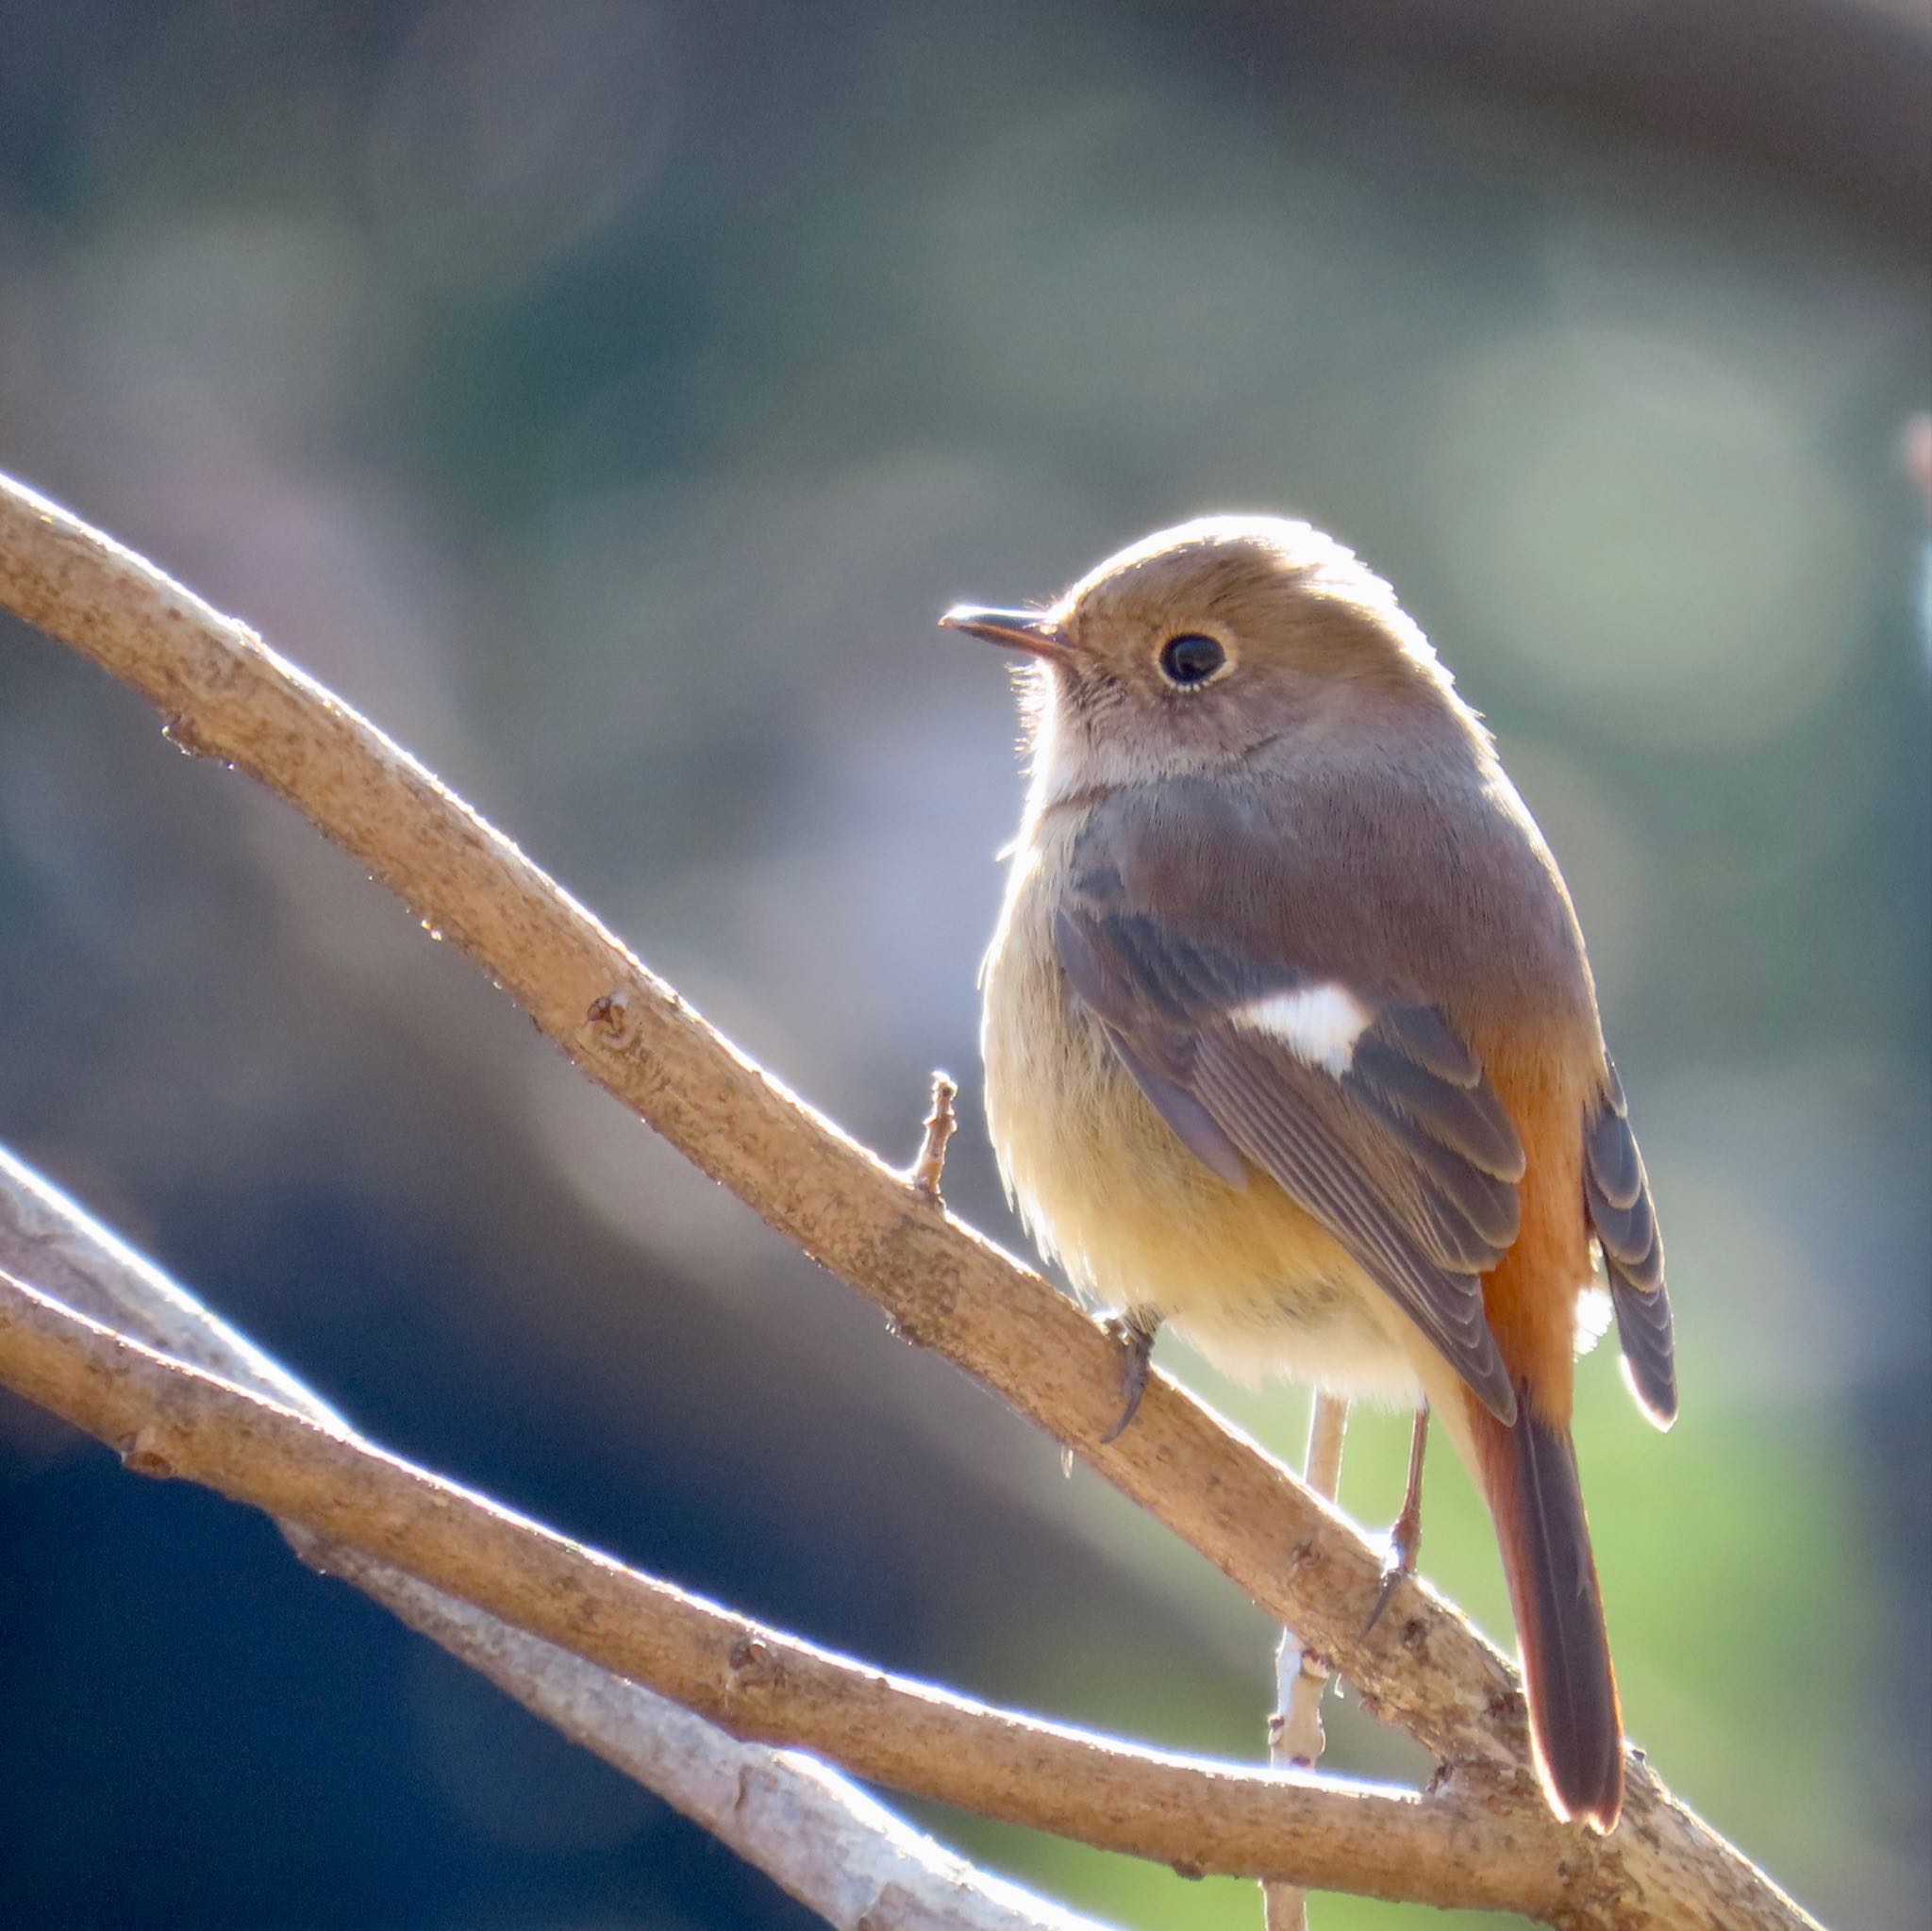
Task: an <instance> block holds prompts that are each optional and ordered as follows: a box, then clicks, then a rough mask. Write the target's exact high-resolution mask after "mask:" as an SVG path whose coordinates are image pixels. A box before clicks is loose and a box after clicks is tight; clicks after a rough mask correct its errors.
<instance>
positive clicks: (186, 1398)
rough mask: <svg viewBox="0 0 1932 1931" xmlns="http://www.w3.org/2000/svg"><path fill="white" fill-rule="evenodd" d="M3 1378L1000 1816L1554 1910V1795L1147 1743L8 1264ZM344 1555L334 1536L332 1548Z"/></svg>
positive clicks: (391, 1555)
mask: <svg viewBox="0 0 1932 1931" xmlns="http://www.w3.org/2000/svg"><path fill="white" fill-rule="evenodd" d="M0 1382H4V1383H5V1385H7V1386H8V1387H10V1388H12V1389H13V1390H15V1391H16V1392H17V1393H20V1394H24V1395H25V1396H26V1398H27V1399H28V1400H29V1401H33V1402H37V1403H38V1404H39V1405H40V1406H41V1407H44V1408H48V1409H50V1410H51V1411H52V1412H53V1413H55V1414H57V1415H59V1416H61V1417H62V1418H63V1419H64V1420H66V1421H69V1422H71V1423H74V1424H75V1426H76V1427H78V1428H82V1429H85V1430H86V1431H87V1432H88V1433H89V1434H91V1435H92V1436H94V1437H96V1438H97V1439H98V1440H102V1441H105V1442H106V1443H108V1446H110V1447H112V1448H115V1449H117V1450H118V1451H119V1453H120V1454H121V1455H122V1457H123V1458H124V1460H125V1462H126V1464H127V1466H128V1467H129V1468H130V1469H133V1470H135V1471H136V1472H137V1473H142V1474H151V1475H160V1476H179V1477H182V1478H184V1479H187V1480H190V1481H195V1482H199V1483H202V1484H203V1485H204V1486H206V1487H208V1488H211V1489H214V1490H218V1491H219V1492H220V1493H222V1494H224V1495H226V1496H228V1497H230V1498H231V1499H233V1500H235V1501H238V1502H246V1503H250V1504H252V1505H253V1506H254V1507H258V1508H263V1509H266V1510H267V1511H268V1512H269V1513H270V1514H271V1515H273V1516H275V1518H276V1519H277V1520H278V1521H280V1522H282V1523H291V1524H294V1525H296V1526H298V1527H300V1528H301V1529H303V1530H306V1531H307V1532H308V1534H309V1535H311V1536H313V1537H315V1538H317V1539H318V1540H320V1541H321V1542H323V1543H325V1544H332V1543H340V1544H342V1545H345V1546H347V1547H349V1548H351V1549H355V1550H358V1551H359V1552H360V1553H361V1554H363V1555H365V1556H371V1557H374V1558H375V1560H377V1561H379V1562H383V1563H386V1564H389V1565H391V1566H392V1567H394V1568H397V1569H401V1570H403V1571H404V1572H405V1573H408V1574H409V1575H413V1576H414V1577H416V1578H417V1579H418V1580H419V1581H421V1582H424V1583H426V1584H428V1585H430V1586H431V1587H432V1588H434V1589H437V1590H442V1591H443V1592H444V1593H445V1594H448V1595H452V1596H456V1597H458V1598H460V1599H461V1600H462V1601H464V1602H468V1603H474V1604H475V1606H477V1607H479V1608H482V1609H487V1610H488V1611H489V1612H490V1613H491V1615H493V1616H495V1617H497V1618H498V1619H499V1620H501V1621H503V1622H505V1623H510V1624H512V1625H513V1626H514V1627H515V1628H518V1629H521V1630H524V1631H525V1632H526V1633H528V1634H529V1635H532V1636H537V1637H541V1638H542V1639H543V1640H545V1641H547V1642H553V1643H556V1644H558V1646H560V1647H562V1648H565V1649H568V1650H570V1651H571V1652H573V1653H574V1654H575V1655H576V1656H582V1657H584V1658H585V1659H586V1660H588V1661H591V1662H594V1663H597V1664H600V1665H602V1666H603V1667H604V1668H605V1669H607V1670H609V1671H612V1672H614V1673H617V1674H619V1675H622V1676H625V1677H626V1678H628V1679H629V1680H630V1681H632V1682H635V1683H641V1684H642V1685H644V1686H645V1687H646V1688H648V1689H651V1690H657V1691H658V1693H659V1694H661V1695H665V1696H669V1697H671V1698H673V1699H674V1700H675V1702H677V1703H679V1704H681V1705H683V1706H684V1707H685V1708H687V1709H690V1710H694V1711H696V1712H697V1713H698V1714H699V1715H701V1716H704V1717H706V1718H708V1720H709V1721H710V1722H712V1723H716V1724H718V1725H719V1726H720V1727H722V1728H724V1729H725V1730H728V1731H729V1732H730V1733H731V1734H732V1735H733V1736H735V1737H739V1738H741V1739H746V1740H755V1741H760V1742H768V1743H779V1744H786V1745H791V1746H795V1747H801V1748H806V1749H809V1750H811V1751H812V1752H814V1753H815V1754H817V1755H821V1756H829V1757H830V1758H832V1759H833V1761H835V1762H837V1763H841V1764H842V1765H843V1766H844V1767H845V1768H847V1769H848V1770H850V1771H852V1772H853V1773H856V1774H857V1775H859V1776H861V1777H864V1778H866V1779H867V1780H869V1781H871V1782H874V1783H882V1784H887V1785H890V1786H891V1787H892V1788H893V1789H895V1790H906V1791H909V1792H911V1793H913V1794H915V1795H919V1796H924V1797H930V1798H936V1799H938V1800H940V1801H941V1802H943V1803H949V1804H957V1805H959V1806H962V1807H963V1808H966V1809H969V1810H973V1811H975V1812H977V1813H978V1814H979V1815H980V1816H983V1817H995V1818H999V1819H1002V1820H1003V1821H1005V1822H1007V1823H1021V1824H1028V1825H1032V1826H1034V1827H1036V1828H1039V1829H1043V1830H1050V1831H1054V1832H1057V1833H1058V1834H1059V1835H1061V1836H1063V1837H1072V1838H1076V1839H1079V1840H1080V1841H1082V1842H1085V1843H1090V1844H1093V1845H1095V1846H1097V1847H1098V1848H1100V1849H1103V1850H1113V1851H1126V1852H1130V1853H1132V1854H1134V1855H1136V1856H1145V1857H1153V1858H1157V1859H1158V1860H1159V1861H1160V1862H1162V1863H1167V1864H1172V1865H1174V1866H1175V1867H1176V1868H1179V1869H1185V1870H1189V1871H1195V1872H1203V1873H1205V1872H1208V1871H1215V1872H1225V1873H1230V1874H1233V1875H1238V1876H1251V1877H1266V1876H1285V1877H1292V1878H1293V1879H1295V1880H1296V1881H1297V1882H1299V1883H1303V1884H1307V1885H1310V1886H1313V1887H1317V1888H1319V1889H1324V1890H1352V1891H1357V1892H1360V1893H1361V1894H1363V1895H1366V1896H1371V1897H1383V1898H1391V1899H1398V1900H1407V1901H1413V1902H1422V1903H1430V1904H1439V1905H1444V1906H1467V1907H1474V1908H1483V1909H1498V1908H1501V1909H1510V1908H1515V1909H1525V1908H1526V1909H1527V1910H1528V1911H1529V1912H1530V1914H1531V1915H1535V1916H1542V1917H1547V1916H1549V1915H1550V1914H1551V1913H1552V1912H1553V1911H1554V1910H1555V1908H1556V1906H1557V1902H1558V1900H1559V1896H1560V1889H1561V1883H1560V1878H1559V1875H1558V1865H1559V1861H1560V1857H1561V1854H1562V1848H1563V1833H1561V1832H1560V1831H1559V1830H1558V1829H1557V1826H1556V1825H1555V1824H1554V1823H1553V1822H1552V1821H1551V1820H1550V1819H1549V1818H1548V1816H1547V1815H1546V1814H1544V1813H1542V1812H1541V1810H1522V1811H1517V1810H1512V1809H1503V1808H1500V1807H1497V1806H1484V1805H1483V1804H1481V1803H1479V1802H1476V1801H1474V1800H1473V1799H1467V1798H1464V1797H1461V1796H1460V1795H1458V1794H1457V1793H1453V1792H1452V1793H1438V1794H1437V1795H1434V1796H1432V1797H1430V1798H1428V1799H1426V1800H1424V1799H1422V1798H1418V1797H1415V1796H1413V1795H1409V1794H1407V1793H1404V1792H1398V1791H1394V1790H1387V1789H1383V1788H1378V1787H1375V1786H1371V1785H1363V1784H1344V1783H1341V1781H1339V1780H1335V1779H1324V1780H1322V1781H1321V1782H1319V1783H1317V1782H1316V1781H1314V1780H1312V1779H1307V1778H1302V1777H1295V1776H1291V1775H1286V1774H1283V1773H1276V1772H1272V1771H1244V1770H1241V1769H1240V1768H1239V1767H1237V1766H1234V1765H1229V1764H1217V1763H1210V1762H1206V1761H1202V1760H1198V1759H1189V1758H1184V1757H1177V1756H1164V1755H1160V1754H1158V1753H1155V1752H1152V1751H1140V1750H1134V1749H1130V1748H1128V1747H1126V1746H1124V1745H1121V1744H1117V1743H1113V1742H1110V1741H1108V1740H1105V1739H1102V1738H1098V1737H1092V1736H1089V1735H1085V1734H1083V1733H1081V1732H1079V1731H1076V1730H1071V1729H1065V1728H1062V1727H1060V1726H1058V1725H1057V1724H1050V1723H1039V1722H1036V1721H1034V1720H1032V1719H1029V1718H1025V1717H1020V1716H1015V1715H1012V1714H1011V1713H1009V1712H1006V1711H1002V1710H996V1709H991V1708H989V1707H988V1706H985V1705H982V1704H974V1703H971V1702H968V1701H967V1700H966V1699H964V1698H962V1697H956V1696H953V1695H950V1694H948V1693H947V1692H945V1691H942V1690H934V1689H932V1688H930V1687H929V1686H927V1685H924V1684H921V1683H915V1682H912V1681H910V1680H908V1679H906V1678H903V1677H896V1676H892V1675H890V1674H888V1673H884V1672H882V1671H876V1670H872V1669H869V1668H867V1667H865V1666H864V1665H862V1664H858V1663H855V1662H852V1661H849V1660H848V1659H846V1658H845V1657H842V1656H834V1655H832V1654H831V1653H830V1652H828V1651H825V1650H821V1649H818V1648H816V1647H814V1646H813V1645H811V1644H809V1643H806V1642H803V1641H800V1640H798V1639H797V1638H795V1637H791V1636H787V1635H784V1634H782V1633H781V1632H780V1631H778V1630H775V1629H772V1628H769V1627H767V1626H765V1625H762V1624H759V1623H753V1622H750V1621H748V1620H746V1619H745V1618H743V1617H740V1616H735V1615H733V1614H732V1613H731V1612H730V1611H729V1610H727V1609H724V1608H721V1607H720V1606H718V1605H716V1604H714V1603H710V1602H708V1601H706V1600H705V1599H704V1598H702V1597H699V1596H695V1595H691V1594H690V1593H688V1592H687V1591H685V1590H679V1589H675V1588H674V1587H673V1586H672V1585H671V1584H669V1583H665V1582H659V1581H658V1580H656V1579H655V1578H653V1577H651V1576H647V1575H643V1574H641V1573H639V1572H637V1571H635V1570H631V1569H626V1568H625V1567H624V1566H623V1565H622V1564H621V1563H618V1562H616V1561H614V1560H612V1559H611V1558H610V1557H609V1556H604V1555H602V1554H599V1553H598V1552H596V1551H593V1550H591V1549H587V1548H585V1547H584V1546H583V1545H582V1544H581V1543H577V1542H573V1541H571V1540H568V1539H567V1538H565V1537H563V1536H559V1535H558V1534H556V1533H555V1532H554V1531H552V1530H550V1529H546V1528H544V1527H542V1526H541V1525H540V1524H538V1523H533V1522H530V1521H528V1520H527V1519H525V1518H524V1517H522V1516H518V1515H514V1514H512V1513H511V1512H510V1511H509V1510H508V1509H505V1508H502V1507H498V1506H497V1505H496V1504H495V1503H492V1502H490V1501H488V1500H486V1499H485V1498H484V1497H482V1496H480V1495H476V1494H474V1493H473V1492H471V1491H470V1490H465V1489H459V1488H458V1487H456V1486H455V1485H454V1484H451V1483H447V1482H442V1481H440V1480H438V1479H437V1477H435V1476H434V1475H431V1474H428V1473H425V1472H424V1471H423V1470H421V1469H417V1468H413V1467H411V1466H410V1465H409V1464H408V1463H407V1462H404V1461H400V1460H398V1459H397V1458H396V1457H392V1456H389V1455H386V1454H384V1453H383V1452H382V1451H380V1450H378V1449H375V1448H373V1447H371V1446H370V1445H369V1444H368V1443H366V1442H364V1441H362V1440H358V1438H356V1437H354V1436H348V1435H343V1434H341V1433H339V1432H336V1431H333V1430H329V1429H325V1428H322V1427H319V1426H317V1425H316V1424H315V1423H312V1422H309V1421H308V1420H307V1419H305V1418H304V1417H303V1416H300V1415H298V1414H296V1413H295V1412H294V1411H293V1410H292V1409H290V1408H284V1407H277V1406H275V1405H274V1404H272V1403H269V1402H265V1401H263V1400H261V1399H260V1398H259V1397H258V1396H256V1395H252V1394H250V1393H248V1392H246V1391H245V1390H242V1389H240V1388H237V1387H234V1386H233V1385H232V1384H230V1383H228V1382H225V1381H220V1380H217V1379H216V1378H215V1377H214V1376H212V1375H209V1374H206V1373H202V1372H201V1371H200V1370H198V1369H192V1368H188V1367H184V1366H183V1365H181V1364H180V1363H179V1362H176V1361H173V1360H170V1359H169V1358H168V1357H165V1356H163V1355H159V1354H157V1353H155V1352H154V1351H153V1350H152V1349H150V1348H146V1347H143V1346H142V1345H141V1344H139V1343H137V1342H135V1341H131V1340H128V1339H127V1338H126V1337H125V1335H120V1334H116V1333H115V1332H114V1331H113V1330H112V1329H111V1328H108V1327H104V1326H102V1325H101V1324H100V1323H97V1322H93V1321H90V1320H89V1319H87V1317H85V1316H84V1315H80V1314H76V1313H75V1312H74V1311H73V1310H72V1309H71V1308H68V1307H63V1306H62V1305H61V1304H60V1303H59V1302H58V1301H54V1300H50V1299H48V1298H47V1297H46V1296H44V1295H42V1294H39V1293H36V1292H35V1291H34V1290H32V1289H31V1288H29V1287H27V1286H26V1285H25V1283H24V1282H21V1281H19V1280H17V1279H15V1278H14V1277H13V1276H12V1275H10V1274H6V1273H0ZM324 1559H325V1558H324Z"/></svg>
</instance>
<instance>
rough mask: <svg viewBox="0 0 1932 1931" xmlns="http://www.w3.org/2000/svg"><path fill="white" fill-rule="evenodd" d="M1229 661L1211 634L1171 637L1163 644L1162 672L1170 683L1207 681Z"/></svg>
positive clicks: (1200, 682) (1161, 649) (1161, 655)
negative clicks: (1209, 635)
mask: <svg viewBox="0 0 1932 1931" xmlns="http://www.w3.org/2000/svg"><path fill="white" fill-rule="evenodd" d="M1226 661H1227V653H1226V652H1225V651H1224V650H1223V649H1222V647H1221V646H1220V645H1219V644H1218V643H1216V642H1215V641H1214V640H1213V639H1212V638H1211V637H1200V636H1195V635H1189V636H1187V637H1170V638H1169V639H1168V640H1167V641H1166V642H1165V643H1163V644H1162V645H1161V646H1160V674H1161V675H1162V676H1163V677H1165V678H1166V679H1167V681H1168V682H1169V683H1170V684H1179V685H1182V686H1186V685H1189V684H1205V683H1207V681H1208V678H1209V677H1211V676H1213V674H1215V672H1216V671H1218V670H1220V668H1221V667H1222V665H1223V664H1224V663H1226Z"/></svg>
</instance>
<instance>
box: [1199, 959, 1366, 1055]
mask: <svg viewBox="0 0 1932 1931" xmlns="http://www.w3.org/2000/svg"><path fill="white" fill-rule="evenodd" d="M1374 1016H1375V1015H1374V1011H1373V1010H1371V1009H1370V1007H1366V1006H1364V1005H1363V1004H1362V1002H1361V1001H1360V1000H1359V999H1357V997H1356V996H1355V994H1354V993H1353V992H1351V991H1350V990H1348V988H1347V987H1346V986H1340V985H1337V984H1335V983H1334V982H1333V981H1332V980H1331V981H1330V982H1329V983H1327V984H1325V985H1321V986H1307V987H1305V988H1303V990H1300V991H1299V992H1271V993H1270V994H1269V995H1268V997H1267V998H1265V999H1257V1000H1256V1001H1255V1002H1254V1004H1253V1005H1251V1006H1243V1007H1239V1008H1237V1010H1235V1011H1234V1012H1233V1013H1231V1014H1229V1017H1230V1018H1231V1019H1232V1020H1233V1022H1234V1024H1236V1025H1241V1026H1246V1027H1248V1028H1249V1030H1250V1031H1253V1032H1257V1033H1266V1034H1267V1036H1268V1037H1269V1038H1270V1039H1271V1040H1274V1041H1275V1042H1276V1043H1277V1044H1279V1045H1283V1046H1286V1047H1287V1048H1288V1050H1289V1051H1290V1052H1291V1053H1292V1054H1293V1055H1294V1057H1296V1058H1297V1059H1299V1060H1301V1061H1302V1062H1303V1064H1304V1065H1307V1066H1319V1067H1321V1068H1322V1070H1323V1071H1324V1073H1327V1074H1330V1075H1331V1076H1332V1077H1334V1078H1336V1079H1340V1078H1341V1075H1342V1074H1344V1073H1346V1072H1347V1071H1348V1069H1349V1068H1350V1067H1351V1066H1353V1065H1354V1064H1355V1042H1356V1041H1357V1040H1358V1039H1360V1038H1361V1036H1362V1034H1363V1032H1364V1031H1365V1030H1366V1029H1367V1027H1368V1025H1369V1023H1370V1022H1371V1021H1372V1020H1373V1019H1374Z"/></svg>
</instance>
